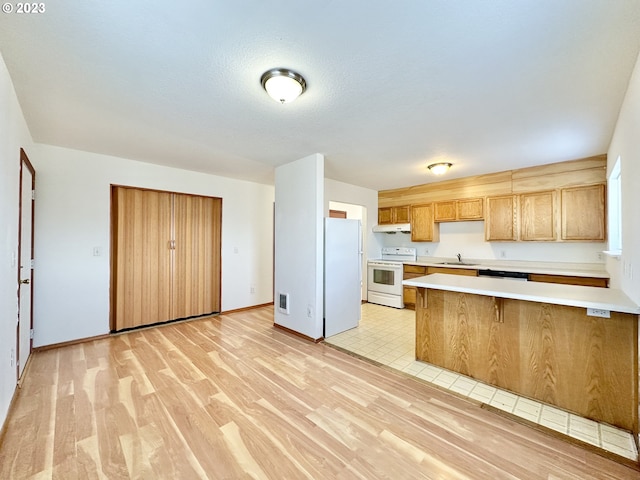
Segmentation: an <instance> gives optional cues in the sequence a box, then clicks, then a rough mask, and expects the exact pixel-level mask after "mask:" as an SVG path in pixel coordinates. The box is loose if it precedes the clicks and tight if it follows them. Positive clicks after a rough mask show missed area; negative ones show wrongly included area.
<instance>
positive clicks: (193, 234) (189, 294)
mask: <svg viewBox="0 0 640 480" xmlns="http://www.w3.org/2000/svg"><path fill="white" fill-rule="evenodd" d="M221 204H222V201H221V199H220V198H211V197H200V196H196V195H179V194H176V195H175V197H174V219H173V222H174V225H175V262H174V271H175V280H174V288H175V292H174V295H173V298H174V302H173V303H174V307H173V318H186V317H193V316H196V315H204V314H207V313H214V312H219V311H220V261H219V252H220V224H221V222H220V215H221Z"/></svg>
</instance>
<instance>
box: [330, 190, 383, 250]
mask: <svg viewBox="0 0 640 480" xmlns="http://www.w3.org/2000/svg"><path fill="white" fill-rule="evenodd" d="M324 197H325V202H326V203H325V211H324V215H325V216H327V217H328V216H329V202H341V203H351V204H354V205H361V206H362V207H364V208H365V209H366V219H365V221H364V222H363V225H362V230H363V232H364V233H365V237H364V238H365V241H364V245H365V247H364V249H365V251H364V253H365V256H366V258H380V249H381V248H382V246H383V239H382V238H381V237H378V236H377V235H373V233H372V231H371V230H372V228H373V226H374V225H376V224H377V223H378V192H377V191H376V190H371V189H368V188H363V187H357V186H355V185H351V184H348V183H343V182H338V181H337V180H330V179H328V178H326V179H325V180H324Z"/></svg>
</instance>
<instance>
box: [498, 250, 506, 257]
mask: <svg viewBox="0 0 640 480" xmlns="http://www.w3.org/2000/svg"><path fill="white" fill-rule="evenodd" d="M500 258H507V251H506V250H500Z"/></svg>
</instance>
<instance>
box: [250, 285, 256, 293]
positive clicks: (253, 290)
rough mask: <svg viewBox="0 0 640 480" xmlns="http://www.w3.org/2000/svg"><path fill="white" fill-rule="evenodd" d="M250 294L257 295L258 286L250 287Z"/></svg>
mask: <svg viewBox="0 0 640 480" xmlns="http://www.w3.org/2000/svg"><path fill="white" fill-rule="evenodd" d="M249 293H256V286H255V285H251V286H250V287H249Z"/></svg>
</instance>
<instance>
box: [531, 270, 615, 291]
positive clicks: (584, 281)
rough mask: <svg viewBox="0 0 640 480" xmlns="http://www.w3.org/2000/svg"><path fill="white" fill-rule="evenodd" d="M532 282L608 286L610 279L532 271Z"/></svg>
mask: <svg viewBox="0 0 640 480" xmlns="http://www.w3.org/2000/svg"><path fill="white" fill-rule="evenodd" d="M529 281H530V282H544V283H562V284H565V285H582V286H584V287H601V288H607V287H608V283H609V281H608V279H606V278H599V277H573V276H569V275H545V274H540V273H530V274H529Z"/></svg>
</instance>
